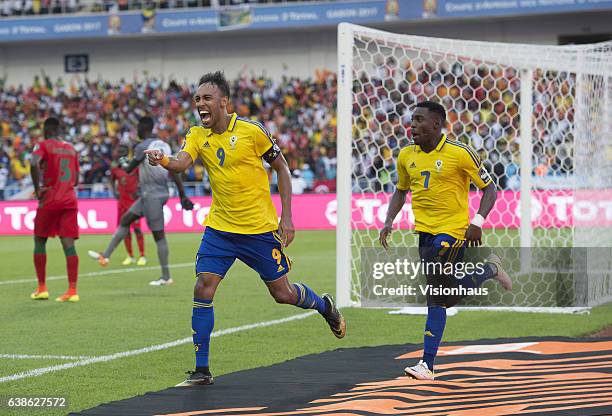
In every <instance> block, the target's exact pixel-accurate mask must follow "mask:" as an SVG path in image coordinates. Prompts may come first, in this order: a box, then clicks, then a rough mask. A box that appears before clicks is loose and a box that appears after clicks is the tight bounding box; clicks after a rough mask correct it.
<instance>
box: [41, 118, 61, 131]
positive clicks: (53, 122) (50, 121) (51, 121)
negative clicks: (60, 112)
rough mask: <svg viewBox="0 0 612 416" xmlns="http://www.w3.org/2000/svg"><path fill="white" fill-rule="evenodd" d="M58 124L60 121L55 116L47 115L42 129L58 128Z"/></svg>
mask: <svg viewBox="0 0 612 416" xmlns="http://www.w3.org/2000/svg"><path fill="white" fill-rule="evenodd" d="M59 126H60V121H59V119H58V118H57V117H47V119H46V120H45V123H44V129H45V130H49V129H58V128H59Z"/></svg>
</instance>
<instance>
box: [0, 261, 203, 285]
mask: <svg viewBox="0 0 612 416" xmlns="http://www.w3.org/2000/svg"><path fill="white" fill-rule="evenodd" d="M169 267H170V268H171V269H179V268H183V267H195V263H193V262H191V263H177V264H171V265H170V266H169ZM157 269H159V266H147V267H128V268H126V269H112V270H103V271H99V272H88V273H81V274H79V277H89V276H105V275H109V274H121V273H131V272H138V271H142V270H157ZM61 279H66V275H65V274H63V275H60V276H50V277H47V281H49V280H61ZM32 282H34V283H36V277H35V276H34V275H32V277H30V278H29V279H19V280H4V281H1V280H0V285H12V284H18V283H32Z"/></svg>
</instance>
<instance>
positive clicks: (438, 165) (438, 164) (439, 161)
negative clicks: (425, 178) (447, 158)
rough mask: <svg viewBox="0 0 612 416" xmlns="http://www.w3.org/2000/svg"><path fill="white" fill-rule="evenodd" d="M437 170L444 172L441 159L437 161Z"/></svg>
mask: <svg viewBox="0 0 612 416" xmlns="http://www.w3.org/2000/svg"><path fill="white" fill-rule="evenodd" d="M436 170H437V171H438V172H440V171H441V170H442V161H441V160H440V159H438V160H436Z"/></svg>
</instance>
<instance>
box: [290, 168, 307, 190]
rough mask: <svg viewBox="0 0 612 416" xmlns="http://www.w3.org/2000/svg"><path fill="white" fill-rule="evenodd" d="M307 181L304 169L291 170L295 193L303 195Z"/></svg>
mask: <svg viewBox="0 0 612 416" xmlns="http://www.w3.org/2000/svg"><path fill="white" fill-rule="evenodd" d="M306 188H307V185H306V181H305V180H304V178H303V177H302V171H300V170H299V169H294V170H293V172H291V190H292V191H293V193H294V194H295V195H301V194H303V193H304V191H305V190H306Z"/></svg>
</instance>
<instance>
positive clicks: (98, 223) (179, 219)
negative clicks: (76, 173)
mask: <svg viewBox="0 0 612 416" xmlns="http://www.w3.org/2000/svg"><path fill="white" fill-rule="evenodd" d="M389 198H390V195H388V194H379V195H373V194H363V195H353V198H352V219H353V224H354V226H355V228H358V229H370V228H371V229H377V228H380V227H382V225H383V222H384V219H385V216H386V214H387V208H388V201H389ZM479 198H480V197H479V195H478V194H476V193H471V194H470V211H471V214H470V215H473V214H474V212H475V211H476V209H477V207H478V201H479ZM273 199H274V203H275V205H276V207H277V209H278V212H279V213H280V206H281V205H280V198H279V197H278V196H277V195H275V196H273ZM192 200H193V202H194V203H195V208H194V210H193V211H183V210H182V209H181V206H180V203H179V201H178V199H177V198H171V199H170V200H169V201H168V203H167V204H166V206H165V207H164V216H165V221H166V231H168V232H189V231H191V232H201V231H202V230H203V227H202V225H201V224H202V222H203V221H204V219H205V218H206V215H208V212H209V211H210V204H211V201H212V200H211V198H210V197H196V198H192ZM519 201H520V195H519V193H518V192H514V191H500V192H499V193H498V198H497V203H496V204H495V208H494V209H493V211H492V212H491V213H490V214H489V216H488V218H487V222H486V223H485V227H486V228H517V227H518V226H519V224H520V202H519ZM116 206H117V202H116V201H115V200H113V199H95V200H92V199H87V200H81V201H79V216H78V220H79V227H80V230H81V233H83V234H104V233H111V232H113V231H114V230H115V228H116V224H117V208H116ZM36 208H37V203H36V201H4V202H0V235H28V234H31V233H32V230H33V229H34V216H35V215H36ZM336 208H337V203H336V195H335V194H309V195H294V197H293V222H294V225H295V227H296V229H298V230H330V229H334V228H335V227H336V220H337V215H336ZM531 208H532V218H531V219H532V225H533V226H534V227H541V228H557V227H570V226H572V225H581V226H608V227H609V226H612V189H610V190H600V191H597V192H593V191H585V192H581V193H580V194H577V193H576V192H575V191H564V190H560V191H559V190H555V191H534V192H533V193H532V199H531ZM396 224H397V226H398V227H399V228H403V229H409V228H413V227H414V217H413V214H412V210H411V209H410V197H409V198H408V201H407V204H406V205H405V206H404V208H403V209H402V212H401V214H400V215H398V217H397V219H396ZM144 228H145V229H147V227H146V224H144Z"/></svg>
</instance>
